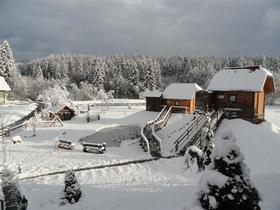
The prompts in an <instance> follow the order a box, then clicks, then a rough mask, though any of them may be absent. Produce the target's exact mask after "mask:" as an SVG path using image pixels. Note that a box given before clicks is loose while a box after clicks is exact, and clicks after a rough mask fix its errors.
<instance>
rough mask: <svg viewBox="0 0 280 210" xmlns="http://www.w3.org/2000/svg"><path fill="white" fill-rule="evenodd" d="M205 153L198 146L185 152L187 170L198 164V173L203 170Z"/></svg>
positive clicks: (191, 147)
mask: <svg viewBox="0 0 280 210" xmlns="http://www.w3.org/2000/svg"><path fill="white" fill-rule="evenodd" d="M202 156H203V152H202V151H201V149H199V148H198V147H196V146H190V147H189V148H188V149H187V150H186V152H185V164H186V165H187V168H189V167H190V165H191V164H194V163H196V164H197V167H198V171H202V170H203V168H204V167H203V157H202Z"/></svg>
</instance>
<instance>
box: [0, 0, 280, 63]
mask: <svg viewBox="0 0 280 210" xmlns="http://www.w3.org/2000/svg"><path fill="white" fill-rule="evenodd" d="M5 39H7V40H8V41H9V42H10V44H11V46H12V48H13V50H14V54H15V56H16V58H17V59H23V58H31V57H43V56H46V55H48V54H50V53H58V52H71V53H75V52H81V53H98V54H104V55H111V54H116V53H128V54H149V55H188V56H200V55H214V56H227V55H272V56H279V54H280V0H0V41H3V40H5Z"/></svg>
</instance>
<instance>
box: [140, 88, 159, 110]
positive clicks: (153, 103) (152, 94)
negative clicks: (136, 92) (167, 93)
mask: <svg viewBox="0 0 280 210" xmlns="http://www.w3.org/2000/svg"><path fill="white" fill-rule="evenodd" d="M143 97H145V99H146V111H155V112H159V111H160V110H161V106H162V104H161V101H162V92H160V91H145V92H144V93H143Z"/></svg>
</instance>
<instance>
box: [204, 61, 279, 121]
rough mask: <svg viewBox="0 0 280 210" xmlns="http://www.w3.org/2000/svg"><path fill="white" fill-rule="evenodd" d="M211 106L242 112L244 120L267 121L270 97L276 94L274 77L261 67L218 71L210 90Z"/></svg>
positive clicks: (241, 116) (211, 82) (210, 84)
mask: <svg viewBox="0 0 280 210" xmlns="http://www.w3.org/2000/svg"><path fill="white" fill-rule="evenodd" d="M207 90H208V91H211V92H212V94H211V102H210V103H211V106H212V107H213V108H215V109H218V108H220V107H223V108H226V110H229V111H230V110H236V111H238V113H239V114H238V117H240V118H244V119H252V120H254V119H258V120H262V119H264V114H265V103H266V95H267V94H268V93H274V92H275V86H274V79H273V75H272V73H271V72H270V71H268V70H267V69H265V68H263V67H261V66H252V67H242V68H230V69H225V70H221V71H219V72H217V73H216V74H215V75H214V77H213V78H212V80H211V81H210V83H209V86H208V88H207Z"/></svg>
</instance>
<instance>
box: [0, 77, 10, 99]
mask: <svg viewBox="0 0 280 210" xmlns="http://www.w3.org/2000/svg"><path fill="white" fill-rule="evenodd" d="M9 91H11V88H10V86H9V85H8V84H7V82H6V80H5V78H4V77H1V76H0V104H6V101H7V96H8V92H9Z"/></svg>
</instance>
